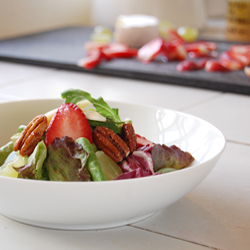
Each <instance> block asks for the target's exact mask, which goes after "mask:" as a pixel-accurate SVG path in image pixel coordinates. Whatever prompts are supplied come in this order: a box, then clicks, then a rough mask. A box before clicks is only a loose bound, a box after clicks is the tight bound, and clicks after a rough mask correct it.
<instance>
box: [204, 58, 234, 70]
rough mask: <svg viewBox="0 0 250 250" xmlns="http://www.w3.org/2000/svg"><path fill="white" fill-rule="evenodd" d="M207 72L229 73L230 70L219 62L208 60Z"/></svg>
mask: <svg viewBox="0 0 250 250" xmlns="http://www.w3.org/2000/svg"><path fill="white" fill-rule="evenodd" d="M205 70H206V71H208V72H216V71H220V72H226V71H229V69H228V68H226V67H225V66H223V65H222V64H221V63H220V62H219V61H217V60H208V61H207V62H206V65H205Z"/></svg>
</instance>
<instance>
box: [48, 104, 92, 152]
mask: <svg viewBox="0 0 250 250" xmlns="http://www.w3.org/2000/svg"><path fill="white" fill-rule="evenodd" d="M64 135H67V136H68V137H71V138H73V139H74V140H76V139H78V138H80V137H85V138H87V139H88V140H89V142H90V143H92V132H91V127H90V125H89V122H88V120H87V118H86V116H85V114H84V113H83V111H82V110H81V109H80V108H79V107H78V106H77V105H75V104H73V103H64V104H62V105H61V106H60V107H59V108H58V110H57V112H56V113H55V115H54V117H53V118H52V120H51V122H50V123H49V126H48V129H47V132H46V135H45V139H44V142H45V144H46V146H47V147H48V146H49V144H50V143H51V142H52V141H53V140H54V139H55V138H56V137H58V138H62V137H63V136H64Z"/></svg>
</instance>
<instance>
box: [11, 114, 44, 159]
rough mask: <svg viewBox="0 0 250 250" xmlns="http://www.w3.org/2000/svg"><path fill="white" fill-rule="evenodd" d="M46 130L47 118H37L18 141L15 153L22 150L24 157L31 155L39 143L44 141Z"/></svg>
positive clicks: (15, 145)
mask: <svg viewBox="0 0 250 250" xmlns="http://www.w3.org/2000/svg"><path fill="white" fill-rule="evenodd" d="M46 128H47V117H46V116H45V115H39V116H37V117H35V118H34V119H33V120H32V121H31V122H30V123H29V124H28V125H27V127H26V128H25V129H24V130H23V131H22V133H21V134H20V136H19V137H18V139H17V140H16V142H15V144H14V148H13V149H14V151H18V150H20V154H21V155H22V156H29V155H31V153H32V152H33V150H34V149H35V147H36V145H37V144H38V142H40V141H41V140H42V138H43V134H44V132H45V130H46Z"/></svg>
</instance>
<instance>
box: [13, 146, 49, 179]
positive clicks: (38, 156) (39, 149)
mask: <svg viewBox="0 0 250 250" xmlns="http://www.w3.org/2000/svg"><path fill="white" fill-rule="evenodd" d="M46 157H47V148H46V145H45V143H44V142H43V141H40V142H39V143H38V144H37V146H36V147H35V149H34V151H33V153H32V154H31V155H30V156H29V158H28V163H27V164H25V165H23V166H21V167H15V170H16V171H18V173H19V174H20V175H21V176H22V177H23V178H27V179H36V180H41V179H44V177H43V174H44V168H43V163H44V161H45V159H46Z"/></svg>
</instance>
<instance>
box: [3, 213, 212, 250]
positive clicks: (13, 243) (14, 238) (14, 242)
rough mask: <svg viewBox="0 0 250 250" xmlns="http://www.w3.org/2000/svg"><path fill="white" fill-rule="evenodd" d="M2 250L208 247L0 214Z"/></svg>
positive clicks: (200, 249) (128, 229)
mask: <svg viewBox="0 0 250 250" xmlns="http://www.w3.org/2000/svg"><path fill="white" fill-rule="evenodd" d="M0 241H1V249H2V250H9V249H12V250H44V249H60V250H68V249H71V250H76V249H79V250H80V249H81V250H82V249H88V250H91V249H102V250H105V249H107V250H110V249H119V250H120V249H121V250H122V249H126V250H127V249H131V250H133V249H145V250H152V249H166V247H167V249H169V250H183V249H185V250H209V249H210V250H211V248H207V247H204V246H200V245H197V244H193V243H189V242H185V241H182V240H178V239H174V238H171V237H166V236H164V235H160V234H155V233H151V232H148V231H145V230H141V229H136V228H133V227H121V228H116V229H110V230H100V231H59V230H49V229H43V228H37V227H31V226H27V225H24V224H21V223H17V222H14V221H11V220H9V219H7V218H5V217H3V216H1V215H0Z"/></svg>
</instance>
